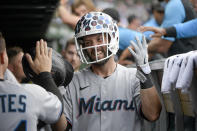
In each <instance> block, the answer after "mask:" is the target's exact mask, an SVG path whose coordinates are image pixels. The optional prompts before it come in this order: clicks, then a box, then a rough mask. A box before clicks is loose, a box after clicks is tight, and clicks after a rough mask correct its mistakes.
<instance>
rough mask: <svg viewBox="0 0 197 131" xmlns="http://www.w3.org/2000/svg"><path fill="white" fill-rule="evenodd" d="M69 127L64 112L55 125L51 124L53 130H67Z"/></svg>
mask: <svg viewBox="0 0 197 131" xmlns="http://www.w3.org/2000/svg"><path fill="white" fill-rule="evenodd" d="M66 127H67V121H66V117H65V116H64V114H62V116H61V117H60V119H59V120H58V121H57V122H56V123H55V124H53V125H51V128H52V130H53V131H65V130H66Z"/></svg>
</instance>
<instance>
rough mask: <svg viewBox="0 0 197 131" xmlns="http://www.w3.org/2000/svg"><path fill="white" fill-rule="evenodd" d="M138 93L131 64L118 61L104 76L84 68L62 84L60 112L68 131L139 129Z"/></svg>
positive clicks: (137, 85) (134, 130) (138, 130)
mask: <svg viewBox="0 0 197 131" xmlns="http://www.w3.org/2000/svg"><path fill="white" fill-rule="evenodd" d="M139 94H140V83H139V80H138V79H137V78H136V69H135V68H126V67H123V66H121V65H119V64H118V65H117V68H116V70H115V72H114V73H113V74H112V75H111V76H109V77H107V78H102V77H100V76H98V75H96V74H94V73H93V72H92V71H91V69H90V68H88V69H84V70H82V71H80V72H77V73H75V75H74V77H73V80H72V81H71V83H70V84H69V86H67V87H66V91H65V93H64V95H63V98H64V104H65V108H64V113H65V115H66V117H67V119H68V122H69V123H71V125H72V131H140V130H141V122H140V121H141V118H142V117H141V115H140V113H139V112H140V103H141V102H140V98H139ZM134 98H135V99H134Z"/></svg>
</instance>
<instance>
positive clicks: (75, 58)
mask: <svg viewBox="0 0 197 131" xmlns="http://www.w3.org/2000/svg"><path fill="white" fill-rule="evenodd" d="M63 56H64V58H65V59H66V60H67V61H68V62H70V63H71V65H72V66H73V68H74V70H77V69H78V68H79V66H80V65H81V62H80V59H79V55H78V54H77V50H76V46H75V45H72V44H70V45H69V46H68V48H67V49H66V50H65V51H64V52H63Z"/></svg>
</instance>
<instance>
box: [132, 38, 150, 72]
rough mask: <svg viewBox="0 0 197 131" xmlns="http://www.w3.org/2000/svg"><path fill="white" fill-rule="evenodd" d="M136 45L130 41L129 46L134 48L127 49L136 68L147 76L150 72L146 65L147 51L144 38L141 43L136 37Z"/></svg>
mask: <svg viewBox="0 0 197 131" xmlns="http://www.w3.org/2000/svg"><path fill="white" fill-rule="evenodd" d="M136 41H137V43H135V42H134V41H131V45H132V46H133V47H134V50H133V49H131V48H130V47H128V49H129V51H130V53H131V54H132V55H133V57H134V58H135V62H136V65H137V67H139V68H140V69H141V70H142V71H143V72H144V73H145V74H149V73H150V72H151V70H150V66H149V64H148V51H147V47H148V45H147V43H146V38H145V36H143V42H142V43H141V41H140V40H139V38H138V37H136Z"/></svg>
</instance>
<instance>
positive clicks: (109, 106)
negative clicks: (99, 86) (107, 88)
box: [78, 96, 135, 117]
mask: <svg viewBox="0 0 197 131" xmlns="http://www.w3.org/2000/svg"><path fill="white" fill-rule="evenodd" d="M122 109H124V110H134V109H135V106H134V103H133V101H131V102H129V101H128V100H121V99H117V100H105V101H103V102H101V101H100V98H96V96H92V97H91V98H90V99H89V100H87V101H85V100H84V98H80V99H79V115H78V117H79V116H80V115H81V114H82V113H83V112H84V113H86V112H87V111H88V113H89V114H92V113H93V111H94V110H95V111H96V112H100V111H115V110H122Z"/></svg>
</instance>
